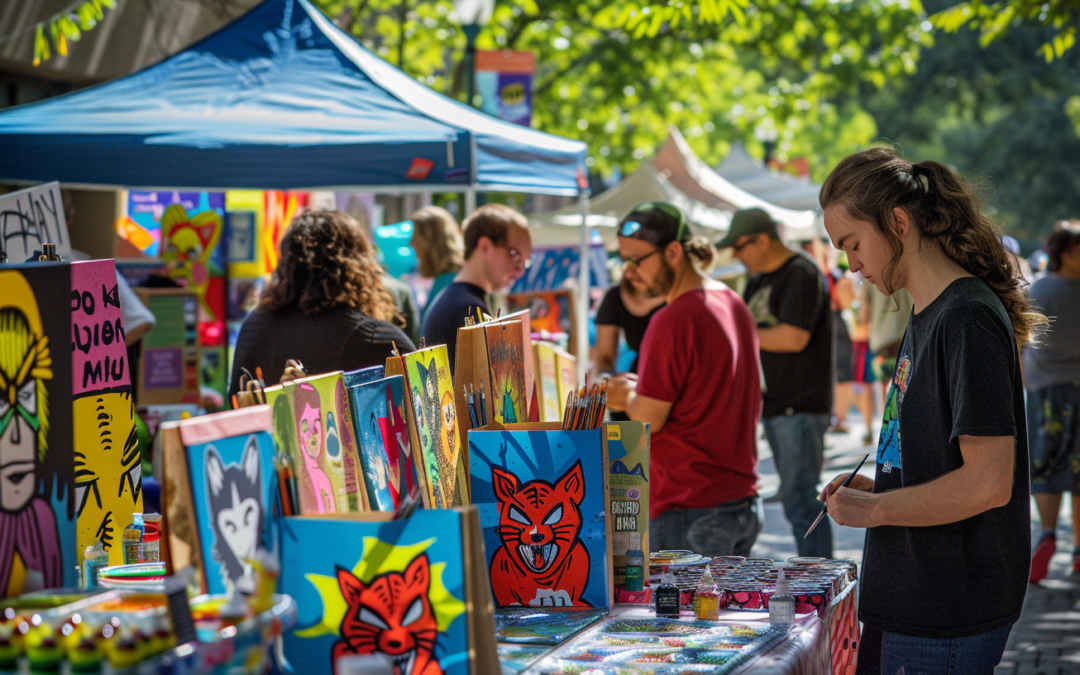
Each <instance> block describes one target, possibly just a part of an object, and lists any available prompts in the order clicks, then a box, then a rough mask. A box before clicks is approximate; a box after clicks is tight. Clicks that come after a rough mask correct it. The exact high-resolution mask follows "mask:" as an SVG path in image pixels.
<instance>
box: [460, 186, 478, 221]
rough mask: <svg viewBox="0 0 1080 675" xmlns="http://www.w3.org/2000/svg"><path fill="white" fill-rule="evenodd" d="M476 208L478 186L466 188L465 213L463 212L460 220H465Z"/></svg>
mask: <svg viewBox="0 0 1080 675" xmlns="http://www.w3.org/2000/svg"><path fill="white" fill-rule="evenodd" d="M475 210H476V188H474V187H469V188H467V189H466V190H465V213H463V214H461V218H460V220H462V221H464V220H465V219H466V218H468V217H469V214H470V213H472V212H473V211H475Z"/></svg>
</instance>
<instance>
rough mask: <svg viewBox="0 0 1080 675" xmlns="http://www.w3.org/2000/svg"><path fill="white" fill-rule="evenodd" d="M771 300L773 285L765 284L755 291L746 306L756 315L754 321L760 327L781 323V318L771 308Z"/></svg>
mask: <svg viewBox="0 0 1080 675" xmlns="http://www.w3.org/2000/svg"><path fill="white" fill-rule="evenodd" d="M770 300H772V286H764V287H762V288H759V289H758V291H757V292H756V293H754V295H753V297H751V298H750V302H748V303H746V308H747V309H749V310H750V314H752V315H753V316H754V322H755V323H756V324H757V325H758V327H759V328H772V327H773V326H777V325H779V324H780V320H779V319H777V318H776V316H774V315H773V313H772V310H771V309H770V308H769V304H770Z"/></svg>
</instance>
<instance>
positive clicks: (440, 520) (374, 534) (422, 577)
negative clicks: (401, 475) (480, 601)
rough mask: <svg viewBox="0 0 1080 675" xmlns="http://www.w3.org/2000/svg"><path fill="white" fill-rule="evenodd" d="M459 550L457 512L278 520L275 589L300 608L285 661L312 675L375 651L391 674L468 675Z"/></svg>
mask: <svg viewBox="0 0 1080 675" xmlns="http://www.w3.org/2000/svg"><path fill="white" fill-rule="evenodd" d="M331 541H332V542H334V543H335V545H334V546H333V547H328V546H326V542H331ZM464 547H465V542H464V533H463V527H462V515H461V514H460V513H458V512H456V511H449V510H439V511H417V512H416V513H414V514H413V516H412V517H411V518H408V519H404V520H391V521H386V522H363V521H359V520H339V519H322V518H286V519H285V520H284V522H283V524H282V551H283V555H282V576H281V591H282V592H283V593H287V594H289V595H291V596H292V597H293V598H296V601H297V607H298V608H299V616H298V620H297V629H296V630H294V631H292V632H290V633H288V634H287V635H286V636H285V656H286V658H287V659H288V660H289V661H290V662H291V663H293V664H303V667H302V668H303V671H304V672H305V673H309V674H312V675H322V674H325V675H330V674H331V673H333V672H334V664H335V663H336V661H337V660H338V659H339V658H341V657H343V656H349V655H364V654H372V653H376V652H378V653H383V654H386V655H388V656H389V657H390V658H391V659H392V661H393V664H394V670H393V673H394V675H465V674H466V673H469V672H470V667H469V641H468V636H467V629H466V621H467V617H466V612H465V610H466V602H467V595H466V579H467V578H468V576H467V573H466V570H465V562H464V561H465V557H464V554H463V550H464Z"/></svg>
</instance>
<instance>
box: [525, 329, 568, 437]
mask: <svg viewBox="0 0 1080 675" xmlns="http://www.w3.org/2000/svg"><path fill="white" fill-rule="evenodd" d="M555 349H556V347H555V345H553V344H551V343H550V342H536V343H534V344H533V352H534V356H535V361H534V363H535V367H534V368H533V371H534V372H535V373H536V379H537V381H538V382H539V383H540V386H539V392H540V421H541V422H561V421H562V414H563V404H564V403H565V402H566V399H565V398H563V399H561V400H560V398H559V374H558V367H557V366H556V363H555Z"/></svg>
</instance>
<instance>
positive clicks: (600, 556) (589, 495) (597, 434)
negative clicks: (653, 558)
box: [469, 429, 609, 607]
mask: <svg viewBox="0 0 1080 675" xmlns="http://www.w3.org/2000/svg"><path fill="white" fill-rule="evenodd" d="M601 433H602V430H601V429H593V430H586V431H555V430H548V431H470V432H469V470H470V479H471V484H472V501H473V503H474V504H475V505H476V506H477V507H478V509H479V511H480V525H481V528H482V529H483V533H484V545H485V548H486V550H487V552H488V556H489V557H488V560H489V565H488V567H489V570H490V575H491V589H492V593H493V595H494V597H495V604H496V605H497V606H501V607H504V606H512V605H523V606H532V607H543V606H552V607H568V606H573V607H608V606H609V602H608V584H607V574H608V560H609V537H608V529H607V523H606V519H605V509H604V504H605V502H606V499H605V497H606V489H607V488H606V485H605V481H604V469H605V467H604V461H605V460H604V453H603V447H604V446H603V438H602V436H601Z"/></svg>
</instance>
